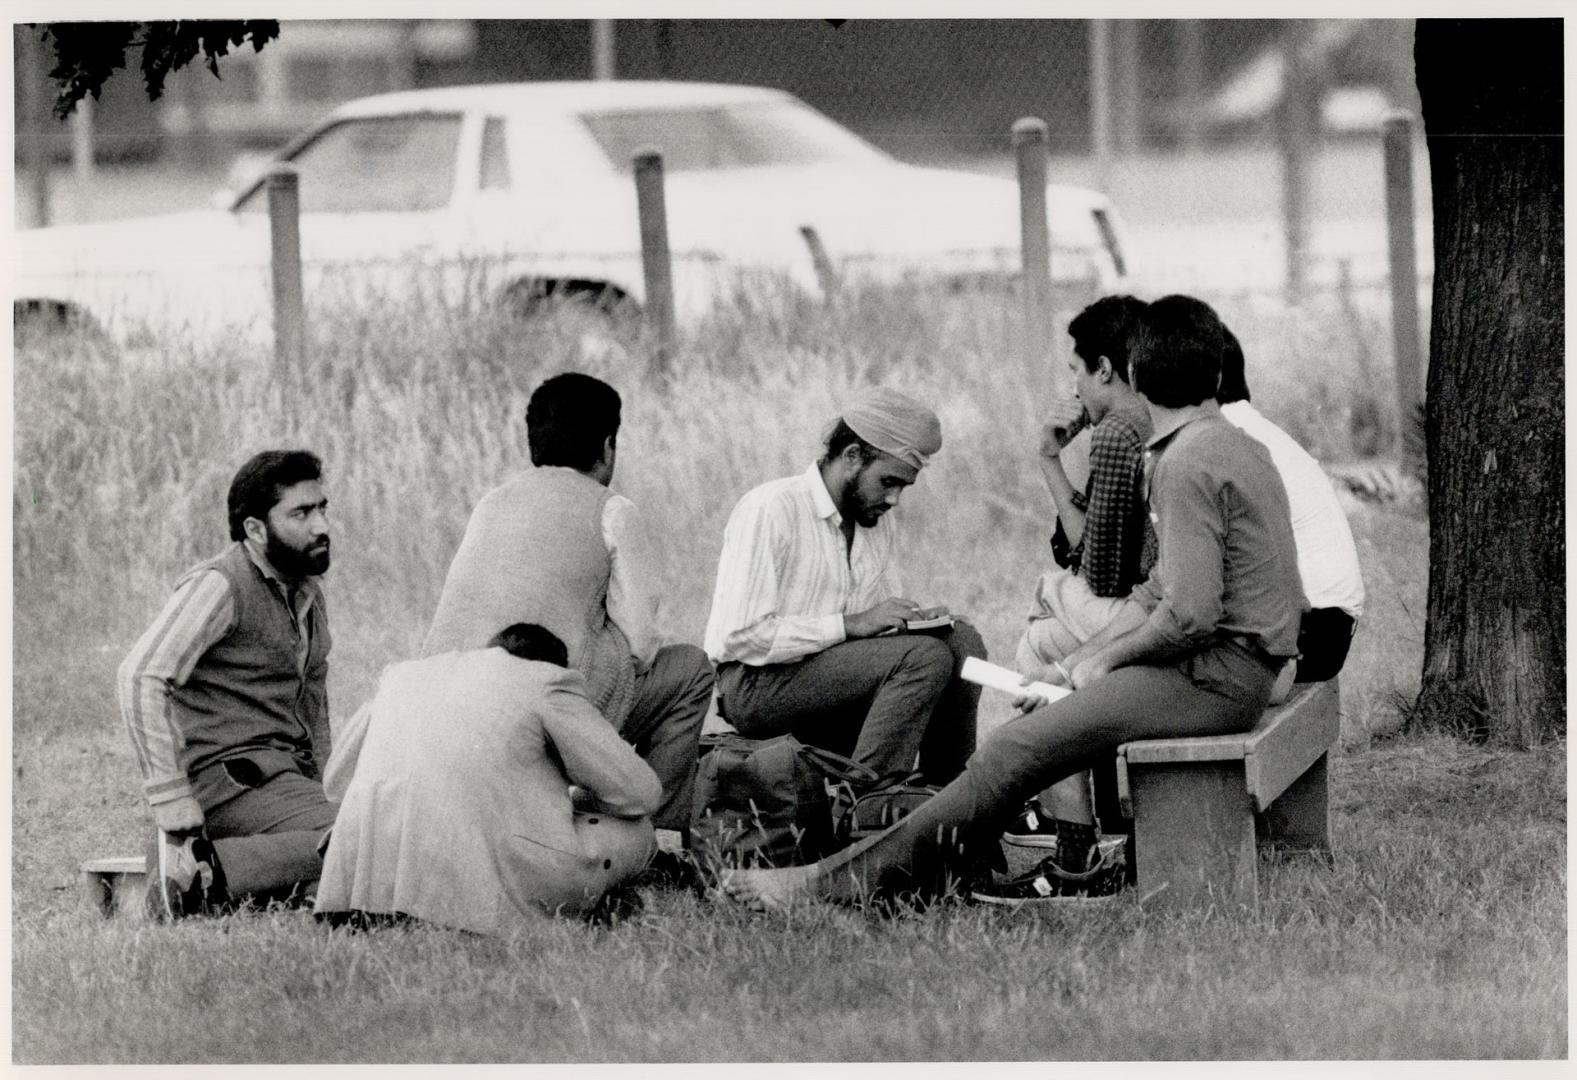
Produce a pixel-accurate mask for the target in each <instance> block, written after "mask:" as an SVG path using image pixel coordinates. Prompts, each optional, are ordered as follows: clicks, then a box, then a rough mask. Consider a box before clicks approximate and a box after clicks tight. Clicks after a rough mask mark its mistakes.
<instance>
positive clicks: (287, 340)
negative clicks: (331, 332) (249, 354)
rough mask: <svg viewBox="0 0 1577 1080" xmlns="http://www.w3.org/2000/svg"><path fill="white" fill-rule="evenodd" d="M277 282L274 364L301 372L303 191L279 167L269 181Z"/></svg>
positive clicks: (282, 369) (294, 178) (272, 259)
mask: <svg viewBox="0 0 1577 1080" xmlns="http://www.w3.org/2000/svg"><path fill="white" fill-rule="evenodd" d="M265 184H266V187H267V190H268V235H269V241H270V265H271V267H272V271H273V281H274V362H275V364H276V365H277V367H278V369H279V371H280V372H281V373H284V372H289V371H299V370H300V368H301V365H302V364H303V362H304V360H305V358H306V313H305V310H304V306H305V305H304V303H303V300H302V287H301V190H300V181H299V180H298V178H297V176H296V170H295V169H294V168H292V167H291V166H289V165H275V166H274V167H273V168H271V169H269V171H268V178H267V180H266V181H265Z"/></svg>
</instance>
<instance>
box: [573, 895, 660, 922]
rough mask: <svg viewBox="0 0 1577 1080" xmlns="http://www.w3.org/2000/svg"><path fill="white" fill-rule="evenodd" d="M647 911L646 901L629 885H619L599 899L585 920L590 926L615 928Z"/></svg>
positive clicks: (587, 913)
mask: <svg viewBox="0 0 1577 1080" xmlns="http://www.w3.org/2000/svg"><path fill="white" fill-rule="evenodd" d="M645 910H646V901H645V900H642V899H641V894H640V893H638V892H636V891H635V890H634V889H633V888H631V887H630V886H629V885H619V886H616V887H614V888H612V889H609V890H608V891H607V892H605V893H603V894H602V895H601V896H599V897H598V898H597V902H596V903H595V904H593V905H592V906H591V910H589V911H587V912H586V914H585V916H584V918H585V920H586V923H587V924H588V925H590V926H603V927H614V926H618V925H619V924H620V923H621V922H628V921H629V920H631V919H633V918H635V917H636V916H637V915H639V914H640V913H641V912H643V911H645Z"/></svg>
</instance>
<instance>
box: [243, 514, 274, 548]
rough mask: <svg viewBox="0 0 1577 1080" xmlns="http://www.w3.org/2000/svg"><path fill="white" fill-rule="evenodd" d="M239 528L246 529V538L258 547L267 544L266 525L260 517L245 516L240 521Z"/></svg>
mask: <svg viewBox="0 0 1577 1080" xmlns="http://www.w3.org/2000/svg"><path fill="white" fill-rule="evenodd" d="M241 528H242V529H244V530H245V531H246V538H247V539H248V540H250V541H252V543H254V544H257V545H259V546H260V547H266V546H267V545H268V526H267V525H266V524H264V523H263V522H262V521H261V520H260V519H258V518H255V517H249V518H245V519H243V520H242V522H241Z"/></svg>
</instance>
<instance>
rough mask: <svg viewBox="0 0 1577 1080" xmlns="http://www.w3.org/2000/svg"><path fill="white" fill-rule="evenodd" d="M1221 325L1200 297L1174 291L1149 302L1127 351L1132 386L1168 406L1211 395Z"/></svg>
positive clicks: (1217, 365) (1217, 378) (1218, 377)
mask: <svg viewBox="0 0 1577 1080" xmlns="http://www.w3.org/2000/svg"><path fill="white" fill-rule="evenodd" d="M1223 329H1225V328H1224V327H1223V326H1222V325H1221V320H1220V319H1219V318H1218V317H1217V316H1216V313H1215V310H1214V309H1213V308H1211V306H1210V305H1209V304H1207V303H1205V302H1204V301H1203V300H1196V299H1194V298H1193V297H1192V296H1176V295H1174V296H1163V297H1162V298H1161V299H1159V300H1157V301H1155V302H1154V303H1152V304H1151V305H1150V306H1149V307H1148V308H1146V309H1145V312H1144V318H1143V319H1141V320H1140V322H1139V329H1138V331H1137V332H1136V333H1135V334H1134V338H1133V345H1132V348H1131V351H1130V356H1129V360H1130V362H1131V363H1132V364H1133V376H1134V389H1135V390H1137V391H1139V393H1141V394H1143V395H1144V396H1145V397H1146V398H1148V399H1149V400H1150V401H1152V402H1154V403H1155V404H1157V405H1160V406H1161V407H1162V408H1167V409H1181V408H1183V407H1184V406H1186V405H1198V404H1200V403H1201V402H1204V401H1208V400H1210V399H1211V398H1213V397H1215V396H1216V388H1217V387H1218V386H1219V385H1220V383H1221V346H1222V337H1221V332H1222V330H1223Z"/></svg>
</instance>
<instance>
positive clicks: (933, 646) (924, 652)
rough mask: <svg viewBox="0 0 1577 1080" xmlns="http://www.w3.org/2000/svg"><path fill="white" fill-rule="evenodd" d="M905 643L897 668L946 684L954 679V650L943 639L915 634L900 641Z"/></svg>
mask: <svg viewBox="0 0 1577 1080" xmlns="http://www.w3.org/2000/svg"><path fill="white" fill-rule="evenodd" d="M900 640H902V641H903V642H904V648H903V651H902V652H901V653H900V654H899V657H898V664H897V667H898V668H899V669H903V668H908V669H910V670H912V671H916V672H919V673H921V674H924V675H930V676H934V677H937V678H939V679H940V680H941V681H942V682H946V681H947V680H948V679H949V678H951V677H952V674H953V667H954V665H955V663H956V662H957V661H956V660H955V658H954V656H953V649H952V646H950V645H949V644H948V643H947V642H945V641H943V640H942V639H941V638H934V637H926V636H924V635H921V634H914V635H911V636H909V637H906V638H902V639H900Z"/></svg>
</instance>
